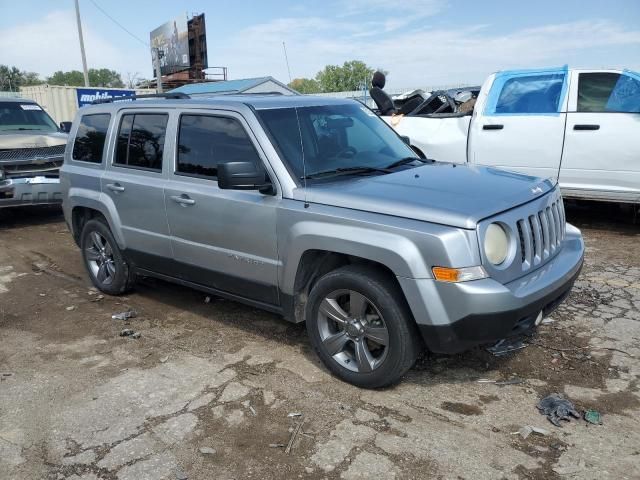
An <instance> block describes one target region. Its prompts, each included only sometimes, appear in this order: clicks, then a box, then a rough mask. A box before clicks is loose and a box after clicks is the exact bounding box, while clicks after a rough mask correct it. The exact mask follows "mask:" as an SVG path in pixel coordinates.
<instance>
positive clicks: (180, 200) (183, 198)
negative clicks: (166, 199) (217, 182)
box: [171, 193, 196, 207]
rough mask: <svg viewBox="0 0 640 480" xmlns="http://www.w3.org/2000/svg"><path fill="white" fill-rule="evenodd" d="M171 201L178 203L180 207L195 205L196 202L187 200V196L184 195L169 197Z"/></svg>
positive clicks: (190, 199)
mask: <svg viewBox="0 0 640 480" xmlns="http://www.w3.org/2000/svg"><path fill="white" fill-rule="evenodd" d="M171 200H173V201H174V202H176V203H179V204H180V205H184V206H185V207H186V206H189V205H195V204H196V201H195V200H194V199H192V198H189V195H186V194H184V193H183V194H182V195H171Z"/></svg>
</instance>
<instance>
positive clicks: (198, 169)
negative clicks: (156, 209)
mask: <svg viewBox="0 0 640 480" xmlns="http://www.w3.org/2000/svg"><path fill="white" fill-rule="evenodd" d="M227 162H253V163H254V164H255V165H260V158H259V157H258V153H257V152H256V150H255V148H254V146H253V143H252V142H251V139H250V138H249V136H248V135H247V132H246V131H245V130H244V128H243V126H242V124H240V122H239V121H237V120H236V119H234V118H229V117H214V116H207V115H182V117H180V130H179V134H178V165H177V172H178V173H184V174H187V175H202V176H206V177H216V176H217V174H218V168H217V166H218V164H219V163H227Z"/></svg>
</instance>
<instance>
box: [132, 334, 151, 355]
mask: <svg viewBox="0 0 640 480" xmlns="http://www.w3.org/2000/svg"><path fill="white" fill-rule="evenodd" d="M141 336H142V334H141V333H140V332H136V333H134V334H133V335H131V338H135V339H136V340H137V339H138V338H140V337H141ZM149 355H151V354H149Z"/></svg>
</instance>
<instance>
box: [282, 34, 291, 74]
mask: <svg viewBox="0 0 640 480" xmlns="http://www.w3.org/2000/svg"><path fill="white" fill-rule="evenodd" d="M282 49H283V50H284V61H285V62H287V71H288V72H289V83H291V69H290V68H289V57H287V46H286V45H285V44H284V42H282Z"/></svg>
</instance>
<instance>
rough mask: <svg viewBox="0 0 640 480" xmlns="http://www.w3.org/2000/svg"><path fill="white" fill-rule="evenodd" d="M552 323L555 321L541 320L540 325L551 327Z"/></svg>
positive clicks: (549, 319)
mask: <svg viewBox="0 0 640 480" xmlns="http://www.w3.org/2000/svg"><path fill="white" fill-rule="evenodd" d="M554 322H555V320H554V319H553V318H545V319H544V320H542V322H541V324H542V325H551V324H552V323H554Z"/></svg>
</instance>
